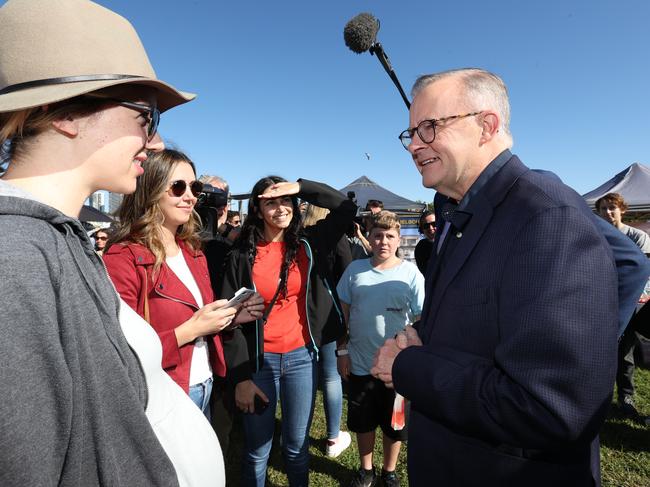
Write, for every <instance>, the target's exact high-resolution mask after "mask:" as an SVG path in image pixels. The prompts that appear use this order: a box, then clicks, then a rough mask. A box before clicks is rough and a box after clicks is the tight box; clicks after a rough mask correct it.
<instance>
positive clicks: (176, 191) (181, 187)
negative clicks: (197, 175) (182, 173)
mask: <svg viewBox="0 0 650 487" xmlns="http://www.w3.org/2000/svg"><path fill="white" fill-rule="evenodd" d="M169 191H171V193H172V194H173V195H174V196H176V197H177V198H180V197H181V196H183V195H184V194H185V191H187V182H185V181H184V180H182V179H179V180H177V181H172V183H171V184H170V185H169ZM190 191H191V192H192V195H194V197H195V198H198V197H199V195H200V194H201V193H202V192H203V183H202V182H201V181H192V182H191V183H190Z"/></svg>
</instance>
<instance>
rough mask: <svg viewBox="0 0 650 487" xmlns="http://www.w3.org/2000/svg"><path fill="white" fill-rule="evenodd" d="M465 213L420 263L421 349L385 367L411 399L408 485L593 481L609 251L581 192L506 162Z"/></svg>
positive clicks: (609, 375) (604, 391) (605, 373)
mask: <svg viewBox="0 0 650 487" xmlns="http://www.w3.org/2000/svg"><path fill="white" fill-rule="evenodd" d="M438 206H440V205H438ZM467 209H468V210H469V211H471V213H472V217H471V219H470V220H469V223H468V224H467V225H466V227H465V228H464V229H463V231H462V232H456V231H453V232H450V233H449V235H448V238H453V239H457V242H456V245H455V249H454V251H453V253H452V254H451V255H450V256H448V257H447V258H446V259H445V265H444V267H441V268H440V269H436V266H438V265H439V262H438V261H437V258H436V255H435V253H434V254H433V255H432V257H431V262H430V267H429V270H428V272H427V294H426V298H425V303H424V310H423V315H422V320H421V324H420V328H419V333H420V337H421V339H422V341H423V343H424V345H423V346H421V347H410V348H408V349H406V350H404V351H402V352H401V353H400V354H399V355H398V356H397V359H396V360H395V364H394V366H393V382H394V384H395V389H396V390H397V391H398V392H399V393H400V394H402V395H404V396H405V397H406V398H408V399H410V401H411V417H410V425H409V448H408V462H409V480H410V483H411V485H414V486H420V485H421V486H429V485H445V486H455V485H457V486H463V487H470V486H474V485H476V486H479V485H480V486H482V487H484V486H510V485H511V486H523V485H525V486H537V485H539V486H542V485H543V486H549V485H553V486H554V487H557V486H564V485H566V486H571V487H576V486H583V485H584V486H587V485H589V486H591V485H594V484H596V485H597V484H599V481H600V479H599V473H598V472H599V467H598V441H597V435H598V430H599V428H600V427H601V425H602V423H603V421H604V418H605V416H606V413H607V410H608V407H609V403H610V397H611V393H612V388H613V384H614V374H615V371H616V351H617V328H618V326H617V325H618V311H617V310H618V298H617V277H616V267H615V263H614V259H613V257H612V253H611V250H610V249H609V247H608V245H607V243H606V242H605V240H604V238H603V237H602V235H601V232H600V231H599V230H598V228H597V227H596V224H595V222H594V220H593V217H592V216H591V210H590V209H589V208H588V207H587V206H586V204H585V202H584V200H583V199H582V198H581V197H580V195H578V194H577V193H575V192H574V191H573V190H571V189H570V188H568V187H567V186H565V185H563V184H562V183H561V182H559V181H558V180H555V179H553V178H549V177H548V176H545V175H542V174H538V173H535V172H533V171H531V170H529V169H528V168H527V167H525V166H524V165H523V164H522V163H521V161H519V159H518V158H517V157H516V156H513V157H512V158H511V159H510V160H509V161H508V162H507V163H506V164H505V166H504V167H503V168H501V170H500V171H499V172H497V173H496V174H495V175H494V176H493V177H492V178H491V179H490V181H489V182H488V183H487V184H486V185H485V187H484V188H483V189H482V190H481V191H480V192H478V193H477V194H476V195H475V196H474V197H473V198H472V199H471V200H470V202H469V207H468V208H467ZM441 233H442V232H440V231H438V232H437V234H438V235H440V234H441ZM437 270H439V273H438V277H437V279H436V281H435V283H434V282H432V279H431V277H432V275H433V274H436V271H437Z"/></svg>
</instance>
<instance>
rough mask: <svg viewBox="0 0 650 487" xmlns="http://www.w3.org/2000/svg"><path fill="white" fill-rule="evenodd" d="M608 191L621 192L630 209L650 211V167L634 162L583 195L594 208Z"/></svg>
mask: <svg viewBox="0 0 650 487" xmlns="http://www.w3.org/2000/svg"><path fill="white" fill-rule="evenodd" d="M607 193H619V194H620V195H621V196H623V198H624V199H625V202H626V203H627V205H628V206H629V209H628V211H637V212H638V211H650V167H648V166H644V165H643V164H639V163H636V162H635V163H634V164H632V165H631V166H629V167H627V168H625V169H624V170H623V171H621V172H619V173H618V174H616V175H615V176H614V177H613V178H611V179H609V180H608V181H606V182H604V183H603V184H601V185H600V186H598V187H597V188H596V189H593V190H591V191H589V192H588V193H585V194H584V195H582V197H583V198H584V199H585V200H586V201H587V204H588V205H590V206H591V207H592V208H593V206H594V205H595V204H596V200H598V198H600V197H601V196H605V195H606V194H607Z"/></svg>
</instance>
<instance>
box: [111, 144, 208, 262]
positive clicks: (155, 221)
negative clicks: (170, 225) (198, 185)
mask: <svg viewBox="0 0 650 487" xmlns="http://www.w3.org/2000/svg"><path fill="white" fill-rule="evenodd" d="M182 163H187V164H189V165H190V166H191V167H192V171H193V172H194V174H195V175H196V168H195V167H194V163H193V162H192V161H191V160H190V158H189V157H187V156H186V155H185V154H183V153H182V152H180V151H177V150H174V149H165V150H163V151H161V152H153V153H150V154H149V157H148V158H147V160H146V161H145V162H144V164H143V167H144V174H143V175H142V176H140V178H139V179H138V184H137V187H136V190H135V193H133V194H129V195H126V196H124V199H123V200H122V203H121V204H120V207H119V208H118V209H117V212H116V214H117V217H118V218H119V223H118V224H117V227H116V229H115V232H114V233H113V235H112V236H111V238H110V240H109V241H108V243H107V244H106V250H108V248H109V247H110V246H111V245H114V244H117V243H120V242H132V243H137V244H140V245H143V246H144V247H146V248H148V249H149V250H150V251H151V252H152V253H153V254H154V256H155V258H156V262H155V264H154V271H157V270H158V269H159V268H160V266H161V265H162V263H163V261H164V260H165V257H166V255H165V246H164V245H163V239H162V236H163V230H162V225H163V223H164V220H165V217H164V215H163V213H162V210H161V209H160V205H159V201H160V198H161V197H162V196H163V194H164V193H165V192H166V191H167V190H168V189H169V183H170V181H169V179H170V178H171V174H172V172H173V171H174V169H175V168H176V166H178V165H179V164H182ZM200 228H201V221H200V219H199V216H198V214H197V213H196V211H193V212H192V215H191V216H190V219H189V221H188V222H187V223H185V224H183V225H181V226H180V227H178V230H177V232H176V238H177V239H178V240H181V241H183V242H185V243H186V244H187V245H188V246H189V247H190V248H191V249H198V248H200V246H201V241H200V238H199V230H200Z"/></svg>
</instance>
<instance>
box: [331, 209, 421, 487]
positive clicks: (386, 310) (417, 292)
mask: <svg viewBox="0 0 650 487" xmlns="http://www.w3.org/2000/svg"><path fill="white" fill-rule="evenodd" d="M368 240H369V243H370V246H371V248H372V251H373V255H372V257H371V258H369V259H363V260H355V261H353V262H352V263H351V264H350V265H349V266H348V268H347V269H346V270H345V272H344V273H343V276H342V277H341V279H340V281H339V284H338V286H337V288H336V289H337V291H338V295H339V298H340V300H341V305H342V307H343V314H344V315H345V318H346V322H347V324H348V335H349V340H348V342H347V343H346V344H339V347H338V350H337V357H338V358H337V365H338V369H339V373H340V374H341V377H343V378H344V379H346V380H348V382H349V384H348V385H349V387H348V428H349V429H350V431H353V432H355V433H356V434H357V443H358V445H359V457H360V461H361V468H360V470H359V472H358V473H357V476H356V477H355V479H354V480H353V481H352V483H351V484H350V485H351V487H369V486H372V485H375V483H376V482H377V475H376V474H375V471H374V467H373V463H372V451H373V449H374V445H375V430H376V428H377V426H380V427H381V429H382V431H383V443H384V463H383V468H382V474H381V478H382V481H383V484H384V485H386V486H391V487H392V486H398V485H400V484H399V479H398V478H397V476H396V475H395V468H396V466H397V459H398V456H399V450H400V446H401V442H402V441H403V440H405V439H406V436H407V430H406V428H404V429H401V430H395V429H393V428H392V425H391V416H392V412H393V403H394V401H395V392H394V391H393V390H392V389H387V388H386V387H385V386H384V384H383V382H382V381H380V380H378V379H375V378H374V377H372V376H371V375H370V369H371V367H372V362H373V358H374V356H375V353H376V352H377V350H378V349H379V348H380V347H381V346H382V345H383V344H384V341H385V340H386V339H387V338H392V337H393V336H395V334H397V332H399V331H402V330H403V329H404V327H405V326H406V325H407V324H409V323H412V322H413V321H415V320H417V319H418V318H419V315H420V313H421V311H422V304H423V301H424V277H423V276H422V274H421V273H420V272H419V271H418V269H417V267H416V266H415V265H413V264H411V263H410V262H406V261H403V260H401V259H400V258H399V257H397V255H396V253H397V248H398V247H399V241H400V224H399V221H398V220H397V216H396V215H395V214H394V213H391V212H389V211H381V212H379V213H377V214H376V215H374V217H373V219H372V222H371V225H370V232H369V238H368Z"/></svg>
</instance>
